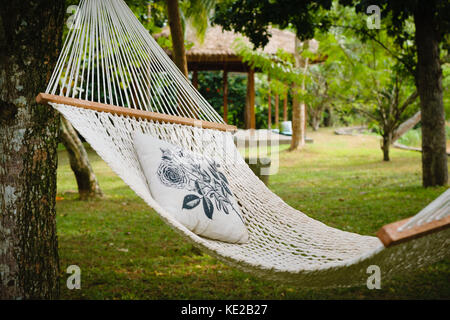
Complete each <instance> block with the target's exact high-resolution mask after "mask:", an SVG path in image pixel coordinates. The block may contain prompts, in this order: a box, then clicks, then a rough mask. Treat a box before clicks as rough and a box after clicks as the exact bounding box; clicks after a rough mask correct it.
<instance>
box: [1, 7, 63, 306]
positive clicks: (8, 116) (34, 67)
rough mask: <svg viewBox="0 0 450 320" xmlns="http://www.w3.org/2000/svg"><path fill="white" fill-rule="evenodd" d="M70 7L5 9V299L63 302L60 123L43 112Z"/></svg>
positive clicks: (52, 112) (52, 113) (50, 111)
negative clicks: (41, 100)
mask: <svg viewBox="0 0 450 320" xmlns="http://www.w3.org/2000/svg"><path fill="white" fill-rule="evenodd" d="M64 13H65V12H64V1H53V0H42V1H38V2H36V1H29V0H24V1H11V2H8V5H2V7H1V9H0V207H1V215H0V299H53V298H58V296H59V279H58V275H59V258H58V242H57V236H56V222H55V197H56V167H57V151H56V148H57V144H58V131H59V115H58V113H57V112H56V111H55V110H54V109H53V108H51V107H48V106H42V105H37V104H36V101H35V97H36V94H37V93H39V92H40V91H43V90H44V89H45V85H46V83H47V81H48V79H49V78H50V75H51V73H52V70H53V68H54V65H55V63H56V59H57V55H58V52H59V48H60V45H61V36H62V29H63V26H64Z"/></svg>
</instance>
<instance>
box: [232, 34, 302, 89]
mask: <svg viewBox="0 0 450 320" xmlns="http://www.w3.org/2000/svg"><path fill="white" fill-rule="evenodd" d="M233 49H234V51H235V52H236V54H237V55H239V56H241V57H242V60H243V61H244V62H246V63H248V64H249V65H250V66H251V67H253V68H255V69H259V70H261V72H263V73H265V74H268V75H270V76H271V77H272V78H275V79H278V80H280V81H283V82H285V83H289V84H290V83H293V82H295V83H299V84H300V83H301V81H302V79H303V76H302V73H301V71H300V70H298V69H296V68H295V63H294V61H293V57H292V55H290V54H289V53H287V52H285V51H284V50H283V49H279V50H278V52H277V54H276V55H270V54H267V53H264V52H263V51H260V50H253V49H252V48H250V47H249V46H248V45H247V43H246V42H245V41H244V40H243V39H242V38H237V39H236V40H235V42H234V48H233Z"/></svg>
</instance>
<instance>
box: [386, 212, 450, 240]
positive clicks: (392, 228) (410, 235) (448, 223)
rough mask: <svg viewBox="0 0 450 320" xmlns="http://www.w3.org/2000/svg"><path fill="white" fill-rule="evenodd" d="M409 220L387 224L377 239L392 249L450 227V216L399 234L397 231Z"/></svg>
mask: <svg viewBox="0 0 450 320" xmlns="http://www.w3.org/2000/svg"><path fill="white" fill-rule="evenodd" d="M409 219H411V218H407V219H404V220H400V221H397V222H394V223H391V224H387V225H385V226H384V227H382V228H381V229H380V230H379V231H378V232H377V237H378V238H379V239H380V240H381V242H383V244H384V246H385V247H390V246H393V245H396V244H399V243H402V242H405V241H408V240H411V239H416V238H420V237H422V236H424V235H427V234H430V233H434V232H437V231H441V230H444V229H446V228H448V227H450V216H447V217H444V218H442V219H440V220H434V221H431V222H428V223H425V224H423V225H420V226H417V227H412V228H410V229H406V230H403V231H400V232H399V231H398V230H397V229H398V228H399V227H401V226H402V225H404V224H405V223H407V222H408V220H409Z"/></svg>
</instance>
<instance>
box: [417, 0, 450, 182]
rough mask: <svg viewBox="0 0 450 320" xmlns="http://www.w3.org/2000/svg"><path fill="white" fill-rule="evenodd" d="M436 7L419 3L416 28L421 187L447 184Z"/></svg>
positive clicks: (426, 3)
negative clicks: (420, 130)
mask: <svg viewBox="0 0 450 320" xmlns="http://www.w3.org/2000/svg"><path fill="white" fill-rule="evenodd" d="M436 10H437V9H436V7H435V6H433V5H432V4H429V3H428V2H425V1H423V2H419V5H418V9H417V12H415V14H414V23H415V26H416V34H415V35H416V45H417V70H416V83H417V86H418V91H419V96H420V106H421V111H422V183H423V186H424V187H429V186H441V185H446V184H447V181H448V169H447V153H446V134H445V113H444V102H443V95H442V91H443V90H442V69H441V64H440V61H439V39H438V34H437V32H436V22H435V21H434V19H435V18H434V12H435V11H436Z"/></svg>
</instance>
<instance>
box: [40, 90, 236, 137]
mask: <svg viewBox="0 0 450 320" xmlns="http://www.w3.org/2000/svg"><path fill="white" fill-rule="evenodd" d="M36 102H37V103H40V104H47V103H49V102H52V103H58V104H65V105H69V106H74V107H79V108H84V109H90V110H95V111H100V112H109V113H112V114H117V115H124V116H130V117H134V118H141V119H147V120H153V121H158V122H166V123H175V124H182V125H187V126H192V127H200V128H204V129H214V130H220V131H236V130H237V129H236V127H235V126H231V125H228V124H223V123H216V122H210V121H204V120H198V119H193V118H185V117H180V116H174V115H169V114H162V113H157V112H151V111H144V110H137V109H133V108H125V107H117V106H113V105H110V104H104V103H99V102H94V101H88V100H81V99H75V98H69V97H62V96H57V95H53V94H48V93H39V94H38V96H37V97H36Z"/></svg>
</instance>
